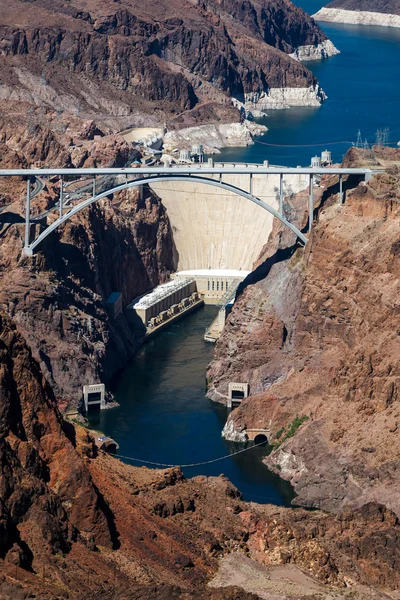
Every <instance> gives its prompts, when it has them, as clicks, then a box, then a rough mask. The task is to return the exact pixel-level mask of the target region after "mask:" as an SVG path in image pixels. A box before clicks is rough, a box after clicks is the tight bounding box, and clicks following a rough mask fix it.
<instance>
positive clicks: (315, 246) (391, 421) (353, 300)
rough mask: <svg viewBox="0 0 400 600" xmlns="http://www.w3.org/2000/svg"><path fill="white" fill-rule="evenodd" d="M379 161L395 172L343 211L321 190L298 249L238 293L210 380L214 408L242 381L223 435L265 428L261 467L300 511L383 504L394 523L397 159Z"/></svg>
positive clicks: (399, 372) (351, 198)
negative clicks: (246, 390)
mask: <svg viewBox="0 0 400 600" xmlns="http://www.w3.org/2000/svg"><path fill="white" fill-rule="evenodd" d="M355 153H356V152H355V151H352V153H350V155H349V157H348V158H347V161H346V162H347V163H349V164H351V163H353V164H354V160H355V159H357V158H358V157H357V156H355ZM389 155H390V156H389ZM382 159H383V160H384V161H385V162H387V163H389V162H390V160H391V161H392V163H394V164H395V166H392V167H388V170H387V172H386V173H385V174H382V175H378V176H376V177H374V178H373V179H372V180H371V181H370V182H369V183H368V184H367V185H366V184H365V183H361V184H360V185H359V186H358V187H357V188H356V189H355V190H354V191H353V192H348V193H347V198H346V203H345V205H344V206H340V205H339V204H338V202H337V200H338V196H337V194H329V193H327V192H325V198H328V199H327V200H326V202H325V204H324V205H323V206H322V207H320V208H319V217H318V221H317V222H316V223H315V225H314V229H313V232H312V235H311V239H310V242H309V243H308V244H307V246H306V248H305V249H304V250H302V249H300V248H299V249H297V251H296V252H295V253H294V254H293V255H292V256H291V257H289V258H287V257H285V256H283V260H282V259H281V260H279V259H278V260H275V261H274V259H273V258H272V262H273V263H274V262H275V264H273V266H272V268H271V269H270V272H269V274H268V276H267V277H266V278H265V279H262V280H261V281H259V283H256V284H255V285H250V286H248V287H247V288H246V290H245V291H244V293H243V294H242V296H241V297H240V298H239V300H238V301H237V303H236V304H235V307H234V310H233V312H232V314H231V316H230V317H229V319H228V323H227V326H226V328H225V331H224V334H223V336H222V338H221V340H220V341H219V342H218V344H217V347H216V353H215V360H214V361H213V363H212V365H211V366H210V369H209V373H208V377H209V382H210V391H209V393H210V395H211V397H213V398H214V399H217V400H220V401H223V398H224V395H226V393H227V386H228V382H229V381H249V382H250V386H251V390H252V392H251V394H252V395H251V396H250V397H249V398H248V399H247V400H245V401H244V402H243V403H242V404H241V406H240V407H239V408H238V409H236V410H235V411H233V413H231V416H230V424H229V426H228V428H227V430H226V433H227V435H228V436H235V432H239V434H240V432H244V431H245V430H246V428H254V427H257V428H259V427H260V428H265V429H267V430H268V431H270V436H271V441H272V442H273V443H274V444H275V445H276V449H275V450H274V451H273V452H272V454H271V455H270V456H269V457H268V458H267V459H266V463H267V464H268V465H269V466H270V467H271V468H273V469H274V470H276V472H279V474H280V475H281V476H282V477H284V478H285V479H288V480H290V481H291V482H292V484H293V485H294V487H295V490H296V492H297V493H298V497H297V499H296V502H299V503H301V504H303V505H306V506H314V507H322V508H324V509H326V510H330V511H337V510H341V509H342V507H343V506H346V505H347V506H351V507H354V506H361V505H362V504H364V503H366V502H369V501H371V500H377V499H378V498H379V501H380V502H382V503H384V504H385V505H386V506H387V507H389V508H391V509H392V510H393V511H394V512H396V513H397V514H400V505H399V501H398V500H399V495H398V489H399V484H400V480H399V472H400V471H399V467H400V463H399V445H398V426H399V423H400V406H399V389H400V363H399V357H400V338H399V331H398V321H399V303H398V296H399V292H400V278H399V277H400V271H399V265H398V259H399V234H400V231H399V206H400V205H399V197H400V194H399V190H400V183H399V182H400V172H399V167H398V166H396V162H397V161H398V151H395V150H392V151H390V153H389V151H382ZM327 185H328V183H327ZM333 191H337V188H336V190H335V189H334V190H333ZM323 197H324V195H323ZM303 205H304V204H303ZM284 245H285V244H284ZM277 256H278V257H279V253H278V255H277ZM299 425H300V426H299ZM239 437H240V435H239Z"/></svg>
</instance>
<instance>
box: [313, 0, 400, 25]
mask: <svg viewBox="0 0 400 600" xmlns="http://www.w3.org/2000/svg"><path fill="white" fill-rule="evenodd" d="M314 17H315V19H317V20H318V21H328V22H333V23H349V24H352V25H381V26H383V27H400V7H399V5H398V2H396V0H379V1H377V2H375V1H373V0H361V1H360V2H358V1H357V2H356V1H355V0H335V1H334V2H331V3H330V4H328V5H327V6H324V7H323V8H321V9H320V10H319V11H318V12H317V13H316V14H315V15H314Z"/></svg>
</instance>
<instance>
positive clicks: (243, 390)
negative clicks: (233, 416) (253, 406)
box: [227, 382, 250, 408]
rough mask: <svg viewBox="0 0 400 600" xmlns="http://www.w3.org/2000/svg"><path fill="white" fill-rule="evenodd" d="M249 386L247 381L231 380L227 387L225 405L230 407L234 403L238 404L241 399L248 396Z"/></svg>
mask: <svg viewBox="0 0 400 600" xmlns="http://www.w3.org/2000/svg"><path fill="white" fill-rule="evenodd" d="M249 393H250V386H249V384H248V383H236V382H231V383H230V384H229V389H228V402H227V407H228V408H232V407H233V405H234V404H240V403H241V402H242V400H244V399H245V398H247V397H248V395H249Z"/></svg>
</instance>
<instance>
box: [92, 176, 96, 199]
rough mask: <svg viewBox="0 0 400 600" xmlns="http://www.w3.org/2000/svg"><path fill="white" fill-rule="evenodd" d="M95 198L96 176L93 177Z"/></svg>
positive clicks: (94, 195)
mask: <svg viewBox="0 0 400 600" xmlns="http://www.w3.org/2000/svg"><path fill="white" fill-rule="evenodd" d="M92 195H93V198H95V197H96V175H95V176H94V177H93V194H92Z"/></svg>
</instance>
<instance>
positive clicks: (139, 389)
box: [90, 0, 400, 505]
mask: <svg viewBox="0 0 400 600" xmlns="http://www.w3.org/2000/svg"><path fill="white" fill-rule="evenodd" d="M298 4H299V5H300V6H302V8H304V9H305V10H307V11H308V12H310V13H314V12H316V11H317V10H318V9H319V8H320V7H321V6H322V5H323V2H321V0H299V1H298ZM322 27H323V29H324V30H325V32H326V33H327V34H328V36H329V38H330V39H331V40H332V41H333V43H334V44H335V45H336V46H337V47H338V48H339V49H340V50H341V52H342V53H341V54H340V55H338V56H335V57H332V58H330V59H329V60H326V61H317V62H312V63H308V67H309V68H310V69H311V70H312V71H313V72H314V73H315V75H316V77H317V78H318V80H319V81H320V83H321V85H322V87H323V89H324V90H325V92H326V93H327V95H328V97H329V99H328V100H327V101H326V102H325V103H324V104H323V105H322V106H321V107H320V108H317V109H315V108H303V109H291V110H285V111H270V113H269V116H268V118H266V119H265V120H264V123H265V124H266V125H267V127H268V128H269V131H268V133H267V134H266V135H265V136H263V137H262V138H259V139H258V141H259V142H263V144H260V143H256V144H254V145H253V146H250V147H248V148H231V149H225V150H223V152H222V154H221V155H220V156H218V160H220V159H221V160H227V161H238V162H239V161H240V162H258V163H261V162H262V161H263V160H266V159H267V160H269V161H270V162H271V163H273V164H281V165H288V166H297V165H303V166H305V165H308V164H310V161H311V157H312V156H313V155H315V154H316V153H318V154H320V153H321V151H322V150H325V149H326V148H327V149H329V150H331V151H332V154H333V158H334V160H335V161H338V162H339V161H341V159H342V156H343V154H344V153H345V152H346V150H347V149H348V148H349V146H350V143H349V142H351V141H355V140H356V136H357V131H358V129H360V130H361V132H362V135H363V137H364V138H365V137H367V138H368V140H369V141H370V142H373V141H374V136H375V132H376V129H378V128H384V127H389V128H390V129H391V141H394V142H397V141H398V140H400V117H399V112H398V107H399V102H400V62H399V61H398V55H399V46H400V30H396V29H390V28H378V27H365V26H358V27H357V26H350V25H337V24H322ZM333 142H340V143H335V144H333ZM265 143H267V144H271V145H270V146H269V145H268V146H267V145H264V144H265ZM319 144H320V145H319ZM216 158H217V157H216ZM206 192H207V190H206ZM215 314H216V308H215V307H211V306H206V307H204V308H203V309H200V310H198V311H197V312H195V313H193V314H191V315H190V316H188V317H187V318H185V319H183V320H181V321H179V322H177V323H176V324H174V325H171V326H170V327H169V328H168V329H167V330H165V331H163V332H161V333H160V334H158V335H157V336H155V337H154V338H153V339H152V340H150V341H149V342H148V343H147V344H145V345H144V346H143V347H142V348H141V349H140V350H139V352H138V353H137V354H136V356H135V357H134V360H133V361H132V363H131V364H130V365H129V366H128V367H127V368H126V369H125V370H124V371H123V372H122V373H121V374H120V375H119V376H118V378H117V380H116V383H115V389H114V390H113V392H114V395H115V398H116V400H117V401H118V402H119V403H120V407H119V408H116V409H113V410H106V411H103V412H101V413H92V414H91V415H90V425H91V426H92V427H93V428H95V429H100V430H101V431H104V433H105V434H107V435H109V436H111V437H112V438H114V439H115V440H116V441H117V442H118V444H119V445H120V451H119V453H120V454H121V455H123V456H128V457H134V458H137V459H141V460H143V461H152V462H155V463H168V464H177V465H179V464H189V463H199V462H204V461H209V460H213V459H215V458H217V457H220V456H224V455H228V454H232V453H234V452H236V451H237V450H238V449H240V448H241V446H239V445H236V444H232V443H229V442H226V441H225V440H223V439H222V438H221V430H222V428H223V426H224V423H225V421H226V418H227V409H226V408H225V407H224V406H221V405H219V404H215V403H213V402H211V401H210V400H208V399H207V398H206V397H205V373H206V367H207V364H208V363H209V362H210V361H211V360H212V353H213V349H214V346H213V345H212V344H207V343H206V342H204V341H203V335H204V330H205V328H206V327H207V326H208V325H210V323H211V321H212V319H213V316H214V315H215ZM267 450H268V449H267V448H266V447H260V448H252V449H251V450H249V451H248V452H245V453H242V454H238V455H236V456H231V457H230V458H228V459H227V460H223V461H221V462H214V463H210V464H205V465H201V466H198V467H196V468H184V469H183V470H184V473H185V475H186V476H188V477H191V476H194V475H199V474H201V475H207V476H212V475H220V474H221V473H224V474H225V475H226V476H227V477H229V479H230V480H231V481H232V482H233V483H234V484H235V485H236V486H237V487H238V488H239V489H240V490H241V492H242V493H243V496H244V498H245V499H246V500H254V501H256V502H259V503H273V504H283V505H285V504H288V503H290V500H291V499H292V497H293V495H292V492H291V488H290V486H288V484H286V483H285V482H283V481H281V480H280V479H279V478H278V477H276V476H275V475H273V474H271V473H269V471H268V469H267V468H266V467H265V466H264V465H263V464H262V462H261V458H262V457H263V456H264V455H265V454H266V453H267ZM127 462H128V461H127ZM130 464H134V465H140V464H141V463H139V462H131V463H130Z"/></svg>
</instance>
